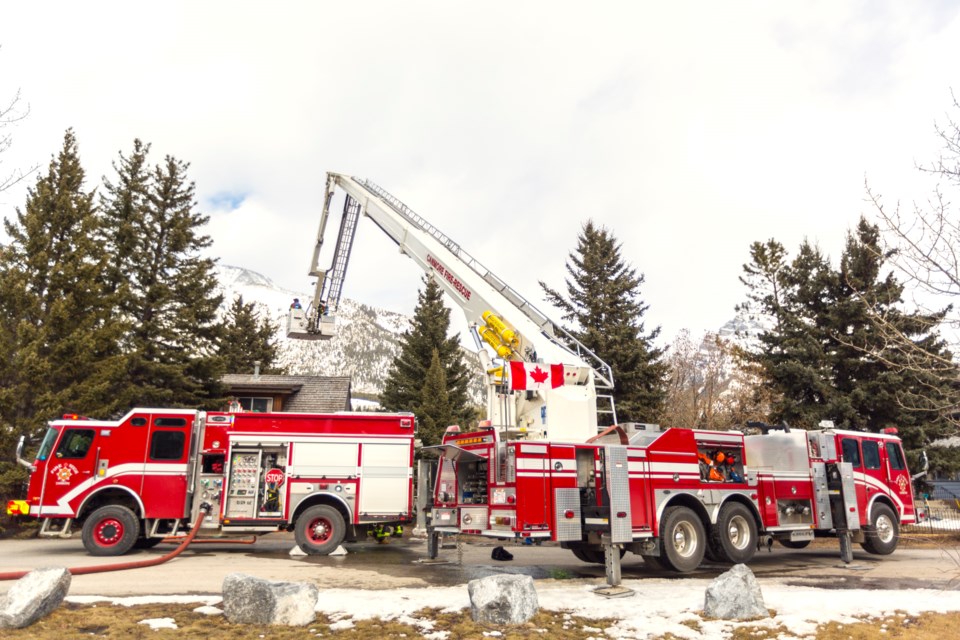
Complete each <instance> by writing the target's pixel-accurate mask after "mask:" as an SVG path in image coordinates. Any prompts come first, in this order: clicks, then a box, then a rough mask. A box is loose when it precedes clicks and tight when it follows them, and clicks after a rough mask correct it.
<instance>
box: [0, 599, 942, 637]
mask: <svg viewBox="0 0 960 640" xmlns="http://www.w3.org/2000/svg"><path fill="white" fill-rule="evenodd" d="M196 606H198V605H170V604H156V605H142V606H136V607H120V606H113V605H105V604H101V605H99V606H94V605H71V604H68V605H65V606H64V607H62V608H60V609H59V610H58V611H56V612H54V613H53V614H52V615H50V616H49V617H47V618H45V619H44V620H42V621H40V622H38V623H37V624H35V625H34V626H32V627H30V628H28V629H19V630H14V631H10V630H7V631H5V632H4V634H3V637H4V639H5V640H6V639H8V638H9V639H11V640H16V639H20V638H31V639H37V640H68V639H72V638H85V639H87V638H124V639H126V638H132V639H143V640H146V639H151V640H172V639H184V638H187V639H193V638H195V639H197V640H205V639H206V638H229V639H230V640H247V639H250V640H261V639H263V638H270V640H273V639H277V640H284V639H286V638H316V637H320V638H338V639H343V640H386V639H388V638H407V639H409V640H413V639H416V638H421V637H423V635H424V634H425V633H430V632H433V631H446V632H448V633H449V635H448V636H447V637H448V638H449V640H461V639H467V638H470V639H473V638H483V637H484V632H487V633H489V632H491V631H497V632H500V633H501V635H500V636H497V638H501V639H504V640H520V639H528V638H543V639H546V638H549V639H551V640H553V639H554V638H556V639H557V640H585V639H586V638H598V637H604V635H605V634H604V633H603V631H602V630H603V629H605V628H607V627H609V626H611V625H612V624H613V623H614V621H613V620H609V619H599V620H592V619H587V618H580V617H578V616H573V615H569V614H564V613H556V612H549V611H541V612H540V613H539V614H538V615H537V616H536V617H534V618H533V620H531V621H530V622H528V623H527V624H525V625H521V626H519V627H490V626H485V625H480V624H477V623H475V622H473V621H472V620H471V619H470V614H469V612H467V611H462V612H458V613H440V612H439V611H437V610H432V611H431V610H424V611H420V612H418V613H417V614H416V616H415V617H416V618H418V619H422V620H426V621H429V622H428V623H426V624H424V625H418V626H412V625H409V624H403V623H399V622H395V621H394V622H389V621H382V620H366V621H362V622H357V623H355V625H354V626H353V627H351V628H347V629H336V630H331V628H330V625H331V623H332V621H331V620H329V619H328V618H326V617H325V616H322V615H321V616H318V618H317V620H316V621H315V622H314V623H313V624H311V625H309V626H307V627H267V626H258V625H236V624H230V623H229V622H227V621H226V620H225V619H224V618H223V617H222V616H205V615H202V614H198V613H193V611H192V609H193V608H195V607H196ZM150 618H173V619H174V620H175V621H176V624H177V629H158V630H153V629H151V628H150V627H149V626H147V625H144V624H139V623H140V621H141V620H145V619H150ZM684 624H686V625H687V626H689V627H690V628H691V629H693V630H695V631H697V630H699V624H698V623H697V622H696V621H689V624H688V623H684ZM958 625H960V613H948V614H936V613H931V614H924V615H921V616H909V615H906V614H903V613H896V614H893V615H889V616H886V617H884V618H882V619H866V620H863V621H862V622H857V623H854V624H839V623H836V622H830V623H826V624H823V625H820V627H819V628H818V630H817V635H816V638H817V639H818V640H868V639H874V638H880V637H882V638H904V639H910V640H914V639H916V640H943V639H944V638H951V637H954V636H955V631H956V629H957V627H958ZM784 633H786V634H789V633H790V631H789V629H787V628H785V627H778V628H773V629H770V628H766V627H759V626H753V625H744V626H740V627H738V628H737V629H736V630H735V631H734V632H733V635H732V638H733V640H772V639H774V638H777V637H778V636H779V635H780V634H784ZM673 637H674V636H672V634H668V635H666V636H662V637H661V639H660V640H669V639H670V638H673Z"/></svg>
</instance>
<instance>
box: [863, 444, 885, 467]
mask: <svg viewBox="0 0 960 640" xmlns="http://www.w3.org/2000/svg"><path fill="white" fill-rule="evenodd" d="M860 446H861V447H863V467H864V468H865V469H879V468H880V446H879V445H878V444H877V441H876V440H864V441H863V442H861V443H860Z"/></svg>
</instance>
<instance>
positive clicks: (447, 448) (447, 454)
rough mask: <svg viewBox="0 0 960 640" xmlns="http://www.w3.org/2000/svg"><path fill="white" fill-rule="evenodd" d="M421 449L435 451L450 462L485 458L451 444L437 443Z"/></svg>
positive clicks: (474, 460) (473, 460)
mask: <svg viewBox="0 0 960 640" xmlns="http://www.w3.org/2000/svg"><path fill="white" fill-rule="evenodd" d="M421 451H436V452H437V453H439V454H440V455H441V456H442V457H444V458H446V459H447V460H450V461H452V462H476V461H477V460H485V458H484V457H483V456H478V455H477V454H475V453H472V452H470V451H467V450H466V449H461V448H460V447H458V446H455V445H452V444H437V445H433V446H432V447H423V448H422V449H421Z"/></svg>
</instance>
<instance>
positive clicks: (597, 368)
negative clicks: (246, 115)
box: [338, 177, 613, 389]
mask: <svg viewBox="0 0 960 640" xmlns="http://www.w3.org/2000/svg"><path fill="white" fill-rule="evenodd" d="M353 179H354V180H355V181H357V182H358V183H359V184H362V185H363V186H364V187H365V188H366V189H368V190H369V191H370V192H371V193H373V194H375V195H376V196H377V197H378V198H380V200H382V201H383V202H385V203H386V204H387V205H388V206H389V207H390V208H391V209H393V210H394V211H395V212H397V213H398V214H399V215H401V216H403V217H404V218H405V219H406V220H407V221H409V222H410V223H412V224H413V225H415V226H416V227H418V228H419V229H420V230H422V231H424V232H425V233H427V234H429V235H430V236H432V237H433V238H434V239H436V240H437V241H438V242H440V243H441V244H443V245H444V246H445V247H446V248H447V249H449V250H450V252H451V253H453V254H454V255H455V256H457V257H458V258H459V259H460V261H461V262H463V263H464V264H466V265H467V266H468V267H470V268H471V269H473V271H474V272H476V273H477V275H479V276H480V277H481V278H483V279H484V280H485V281H486V282H487V284H489V285H490V286H491V287H493V288H494V289H496V290H497V291H498V292H499V293H500V294H501V295H503V297H505V298H506V299H507V300H509V301H510V303H511V304H513V306H514V307H516V308H517V309H519V310H520V311H521V312H522V313H523V314H524V315H525V316H526V317H527V318H529V319H530V320H531V321H532V322H534V323H535V324H536V325H537V326H538V327H540V330H541V331H542V332H543V335H544V336H545V337H546V338H547V339H548V340H550V341H551V342H553V343H554V344H556V345H558V346H560V347H562V348H564V349H566V350H567V351H569V352H571V353H573V354H574V355H576V356H577V357H578V358H580V360H582V361H583V362H585V363H587V365H589V366H590V368H592V369H593V374H594V384H595V385H596V386H597V388H599V389H613V370H612V369H611V368H610V365H608V364H607V363H606V362H604V361H603V360H602V359H601V358H600V356H598V355H597V354H595V353H594V352H593V351H591V350H590V349H588V348H587V346H586V345H584V344H583V343H582V342H580V341H579V340H577V339H576V338H575V337H574V336H573V335H571V334H570V332H568V331H567V330H566V329H564V328H563V327H561V326H560V325H558V324H557V323H555V322H553V321H552V320H551V319H550V318H548V317H547V316H546V315H544V314H543V313H542V312H540V311H539V310H538V309H537V308H536V307H534V306H533V304H531V303H530V302H529V301H528V300H527V299H526V298H524V297H523V296H521V295H520V294H519V293H518V292H517V291H515V290H514V289H513V288H511V287H510V286H509V285H507V283H505V282H504V281H503V280H501V279H500V278H498V277H497V276H496V275H495V274H494V273H493V272H492V271H490V270H489V269H487V268H486V267H484V266H483V265H482V264H480V261H479V260H477V259H475V258H474V257H473V256H471V255H470V254H469V253H467V252H466V251H465V250H464V249H462V248H461V247H460V245H459V244H457V243H456V242H455V241H454V240H453V239H452V238H451V237H450V236H448V235H446V234H445V233H443V232H442V231H440V230H439V229H437V228H436V227H435V226H433V225H432V224H430V223H429V222H427V221H426V220H425V219H424V218H422V217H421V216H420V215H418V214H417V213H416V212H415V211H414V210H413V209H411V208H410V207H408V206H407V205H405V204H403V203H402V202H400V200H399V199H398V198H396V197H395V196H393V195H391V194H390V193H389V192H388V191H387V190H386V189H384V188H383V187H381V186H379V185H377V184H375V183H374V182H372V181H370V180H365V179H363V178H356V177H355V178H353ZM348 198H349V196H348ZM338 246H339V242H338Z"/></svg>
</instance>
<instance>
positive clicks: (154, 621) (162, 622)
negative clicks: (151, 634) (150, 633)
mask: <svg viewBox="0 0 960 640" xmlns="http://www.w3.org/2000/svg"><path fill="white" fill-rule="evenodd" d="M140 624H145V625H147V626H148V627H150V628H151V629H153V630H157V629H176V628H177V623H176V622H175V621H174V619H173V618H150V619H149V620H141V621H140Z"/></svg>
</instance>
